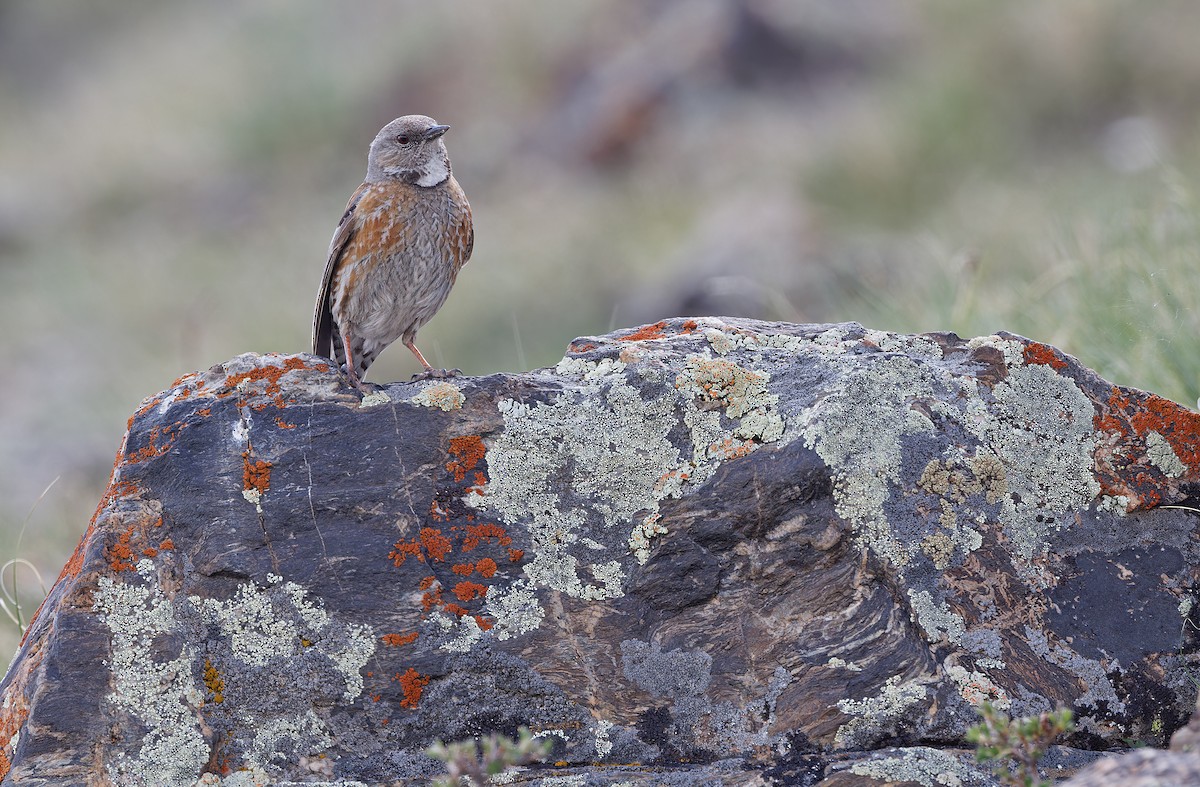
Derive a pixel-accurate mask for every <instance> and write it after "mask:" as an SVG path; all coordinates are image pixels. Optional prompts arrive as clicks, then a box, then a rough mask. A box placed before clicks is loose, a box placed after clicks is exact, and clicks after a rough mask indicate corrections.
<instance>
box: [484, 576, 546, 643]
mask: <svg viewBox="0 0 1200 787" xmlns="http://www.w3.org/2000/svg"><path fill="white" fill-rule="evenodd" d="M483 612H484V614H486V615H488V616H490V617H491V618H492V620H493V625H492V636H494V637H495V638H496V639H501V640H504V639H512V638H513V637H519V636H521V635H522V634H527V633H529V632H530V631H533V630H534V629H536V628H537V627H538V626H540V625H541V623H542V618H544V617H545V616H546V613H545V610H543V609H542V606H541V604H539V603H538V600H537V593H536V592H534V588H533V583H531V582H530V581H529V580H528V579H526V578H521V579H518V580H517V581H516V582H514V583H512V584H511V585H509V586H508V587H504V586H500V585H494V586H492V589H491V590H489V591H488V594H487V601H486V603H485V604H484V608H483Z"/></svg>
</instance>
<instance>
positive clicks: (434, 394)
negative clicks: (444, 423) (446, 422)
mask: <svg viewBox="0 0 1200 787" xmlns="http://www.w3.org/2000/svg"><path fill="white" fill-rule="evenodd" d="M409 401H411V402H412V403H413V404H419V405H421V406H422V407H436V408H437V409H439V410H445V411H446V412H449V411H451V410H461V409H462V406H463V403H464V402H465V401H467V398H466V397H465V396H463V393H462V391H460V390H459V388H458V386H457V385H455V384H454V383H450V382H440V383H434V384H433V385H430V386H428V387H427V388H424V389H422V391H421V392H420V393H419V394H417V395H416V396H414V397H413V398H412V399H411V400H409Z"/></svg>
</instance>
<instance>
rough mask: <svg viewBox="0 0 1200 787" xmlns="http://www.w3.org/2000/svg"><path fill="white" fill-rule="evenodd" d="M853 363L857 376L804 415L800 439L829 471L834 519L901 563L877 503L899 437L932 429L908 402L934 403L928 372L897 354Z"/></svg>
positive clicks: (894, 473) (893, 475) (894, 475)
mask: <svg viewBox="0 0 1200 787" xmlns="http://www.w3.org/2000/svg"><path fill="white" fill-rule="evenodd" d="M854 362H855V365H856V366H858V369H857V371H850V372H849V373H848V374H847V375H846V376H845V377H844V378H843V379H842V380H840V381H839V382H838V383H837V384H836V385H835V387H834V388H833V389H832V390H831V391H830V392H829V393H828V394H827V395H826V396H825V397H824V398H823V399H822V400H821V401H820V403H819V406H817V407H814V408H812V409H811V410H810V411H809V417H808V419H807V423H806V424H805V425H804V427H803V431H802V437H803V438H804V441H805V444H806V445H807V446H808V447H809V448H812V449H813V450H815V451H816V452H817V454H818V455H819V456H820V457H821V459H823V460H824V461H825V464H826V465H828V466H829V468H830V469H831V470H832V471H833V473H834V486H833V492H834V500H835V505H836V509H837V513H838V515H839V516H841V517H842V518H843V519H845V520H847V521H849V522H851V523H853V524H854V525H855V526H857V528H858V533H859V537H860V538H861V539H862V540H863V541H864V542H865V543H867V544H869V545H870V546H871V547H872V549H873V550H874V551H875V553H876V554H878V555H880V556H881V557H884V558H886V559H887V560H889V561H891V562H892V563H893V564H895V565H897V566H904V565H905V564H907V563H908V560H909V552H908V548H907V547H906V546H905V545H904V544H902V543H901V542H900V541H899V540H898V539H897V538H896V536H895V534H894V533H893V532H892V529H891V526H890V524H889V523H888V520H887V516H886V515H885V514H884V511H883V506H884V503H886V502H887V500H888V498H889V496H890V495H891V493H892V487H893V485H895V484H896V483H897V482H898V481H899V478H900V464H901V447H900V445H901V440H902V438H904V437H905V436H906V435H914V434H922V435H932V434H933V432H934V427H933V423H932V422H931V421H930V420H929V418H928V417H927V416H925V415H924V414H922V413H921V412H920V411H919V410H917V409H915V408H912V407H910V403H911V402H912V401H913V400H916V399H934V398H935V397H934V384H935V381H936V373H935V372H934V371H932V370H931V369H930V367H929V366H927V365H925V364H919V363H916V362H915V361H913V360H911V359H909V358H906V357H904V356H880V357H879V358H878V360H876V361H874V362H870V363H868V362H864V361H863V359H861V358H857V359H854Z"/></svg>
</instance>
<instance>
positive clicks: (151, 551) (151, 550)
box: [142, 547, 158, 557]
mask: <svg viewBox="0 0 1200 787" xmlns="http://www.w3.org/2000/svg"><path fill="white" fill-rule="evenodd" d="M142 554H143V555H145V556H146V557H154V556H156V555H157V554H158V550H157V549H155V548H154V547H146V548H145V549H143V550H142Z"/></svg>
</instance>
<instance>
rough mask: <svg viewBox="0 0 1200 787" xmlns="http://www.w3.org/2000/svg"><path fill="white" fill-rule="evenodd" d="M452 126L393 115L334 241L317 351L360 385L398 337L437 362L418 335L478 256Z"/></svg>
mask: <svg viewBox="0 0 1200 787" xmlns="http://www.w3.org/2000/svg"><path fill="white" fill-rule="evenodd" d="M447 128H449V127H448V126H439V125H438V124H437V123H436V122H435V121H434V120H433V119H432V118H428V117H425V116H424V115H408V116H405V117H402V118H397V119H396V120H393V121H392V122H391V123H388V124H387V125H386V126H384V127H383V129H382V130H381V131H380V132H379V134H378V135H377V136H376V137H375V141H374V142H372V143H371V151H370V154H369V156H368V159H367V178H366V180H365V181H364V182H363V184H362V185H361V186H359V187H358V190H357V191H355V192H354V196H352V197H351V198H350V203H349V204H348V205H347V207H346V212H345V213H344V214H343V215H342V220H341V221H340V222H339V223H338V226H337V231H336V232H334V235H333V241H332V242H331V243H330V245H329V256H328V259H327V262H326V265H325V275H324V278H323V280H322V283H321V290H320V293H319V294H318V296H317V308H316V314H315V316H314V318H313V352H314V353H316V354H317V355H324V356H326V357H329V358H333V359H335V360H336V361H337V363H338V365H339V366H340V367H342V368H343V370H344V371H345V372H346V375H347V377H348V378H349V379H350V382H351V383H352V384H354V385H355V386H356V387H359V388H361V387H362V378H363V376H364V375H365V374H366V372H367V369H368V368H369V367H370V365H371V362H372V361H374V360H375V358H376V356H378V355H379V353H380V352H382V351H383V349H384V348H385V347H387V346H388V345H389V344H391V343H392V342H394V341H396V340H397V339H400V340H401V341H403V342H404V344H405V346H407V347H408V348H409V349H410V350H411V351H412V353H413V355H415V356H416V358H417V360H418V361H420V363H421V366H422V367H423V368H424V371H423V372H422V373H421V374H422V375H423V376H435V377H439V376H446V375H448V374H449V373H448V372H445V371H443V370H437V369H433V368H432V367H431V366H430V365H429V363H428V362H427V361H426V360H425V358H424V356H423V355H422V354H421V352H420V350H418V349H417V346H416V344H415V339H416V335H417V331H418V330H420V329H421V327H422V326H424V325H425V324H426V323H427V322H429V320H430V319H432V318H433V315H434V314H436V313H437V311H438V309H440V308H441V307H442V304H443V303H445V301H446V297H447V296H448V295H449V294H450V289H451V287H453V286H454V282H455V279H456V278H457V277H458V272H459V270H461V269H462V266H463V265H465V264H466V262H467V260H468V259H469V258H470V256H471V250H472V247H473V245H474V241H475V233H474V230H473V228H472V225H471V206H470V204H468V202H467V197H466V194H464V193H463V190H462V188H461V187H460V186H459V185H458V181H456V180H455V179H454V176H453V175H452V174H451V170H450V159H449V157H448V156H447V154H446V147H445V145H444V144H443V142H442V134H444V133H445V131H446V129H447Z"/></svg>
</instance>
